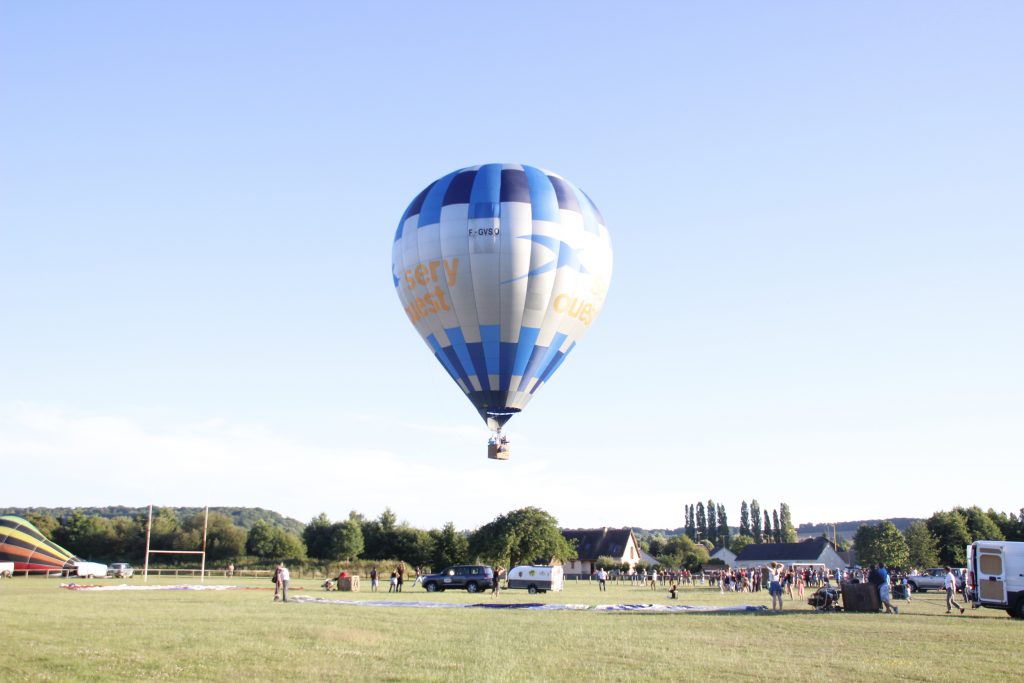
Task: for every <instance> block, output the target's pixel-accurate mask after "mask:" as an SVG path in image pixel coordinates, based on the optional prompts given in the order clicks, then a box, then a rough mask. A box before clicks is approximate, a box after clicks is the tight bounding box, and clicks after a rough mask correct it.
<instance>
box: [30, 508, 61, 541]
mask: <svg viewBox="0 0 1024 683" xmlns="http://www.w3.org/2000/svg"><path fill="white" fill-rule="evenodd" d="M22 517H23V518H24V519H25V520H26V521H27V522H30V523H31V524H32V525H33V526H34V527H35V528H37V529H39V533H41V534H42V535H43V536H46V537H47V538H53V533H54V532H55V531H56V530H57V528H58V527H60V520H58V519H57V518H56V517H54V516H53V515H47V514H42V513H39V512H26V513H25V514H23V515H22Z"/></svg>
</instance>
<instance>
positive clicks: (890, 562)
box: [853, 505, 1024, 569]
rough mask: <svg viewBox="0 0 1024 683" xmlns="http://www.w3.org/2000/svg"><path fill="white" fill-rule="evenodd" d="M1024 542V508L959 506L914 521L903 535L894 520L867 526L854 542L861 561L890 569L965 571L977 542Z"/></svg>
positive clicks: (858, 532)
mask: <svg viewBox="0 0 1024 683" xmlns="http://www.w3.org/2000/svg"><path fill="white" fill-rule="evenodd" d="M979 540H986V541H1002V540H1006V541H1024V508H1022V509H1021V510H1020V511H1019V514H1017V513H1010V514H1006V513H1005V512H996V511H995V510H993V509H992V508H989V509H988V510H984V511H983V510H982V509H981V508H980V507H978V506H977V505H973V506H971V507H967V508H965V507H955V508H953V509H952V510H942V511H939V512H936V513H934V514H933V515H932V516H931V517H929V518H928V519H926V520H917V521H915V522H912V523H911V524H910V525H909V526H908V527H907V528H906V529H905V530H904V531H903V532H902V533H901V532H900V531H899V530H898V529H897V528H896V526H895V525H894V524H893V523H892V522H889V521H883V522H880V523H878V524H873V525H872V524H863V525H861V527H860V528H859V529H857V533H856V534H855V535H854V538H853V545H854V548H855V549H856V551H857V562H858V564H861V565H864V566H866V565H869V564H876V563H881V564H885V565H887V566H890V567H898V568H904V569H909V568H911V567H916V568H919V569H925V568H928V567H941V566H946V565H948V566H951V567H962V566H964V565H965V564H966V562H967V546H968V545H970V544H971V543H973V542H974V541H979Z"/></svg>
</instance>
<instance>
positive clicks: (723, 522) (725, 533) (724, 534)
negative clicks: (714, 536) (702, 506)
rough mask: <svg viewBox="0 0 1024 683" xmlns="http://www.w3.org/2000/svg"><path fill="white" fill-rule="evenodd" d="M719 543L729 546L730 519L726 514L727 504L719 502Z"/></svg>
mask: <svg viewBox="0 0 1024 683" xmlns="http://www.w3.org/2000/svg"><path fill="white" fill-rule="evenodd" d="M718 544H719V545H721V546H724V547H726V548H728V547H729V519H728V518H727V517H726V516H725V506H724V505H722V504H721V503H719V504H718Z"/></svg>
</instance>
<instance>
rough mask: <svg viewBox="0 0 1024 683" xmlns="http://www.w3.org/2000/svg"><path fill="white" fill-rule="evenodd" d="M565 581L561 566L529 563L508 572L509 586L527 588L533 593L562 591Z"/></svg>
mask: <svg viewBox="0 0 1024 683" xmlns="http://www.w3.org/2000/svg"><path fill="white" fill-rule="evenodd" d="M564 583H565V579H564V573H563V571H562V567H561V566H554V567H551V566H548V565H537V564H528V565H522V566H520V567H514V568H513V569H511V570H510V571H509V573H508V582H507V587H508V588H525V589H526V590H527V591H528V592H529V593H530V594H531V595H532V594H534V593H546V592H547V591H560V590H562V586H563V585H564Z"/></svg>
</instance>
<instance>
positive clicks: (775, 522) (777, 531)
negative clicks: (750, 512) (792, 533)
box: [772, 510, 782, 543]
mask: <svg viewBox="0 0 1024 683" xmlns="http://www.w3.org/2000/svg"><path fill="white" fill-rule="evenodd" d="M772 540H774V541H775V542H776V543H782V528H781V527H780V526H779V511H778V510H772Z"/></svg>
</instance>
